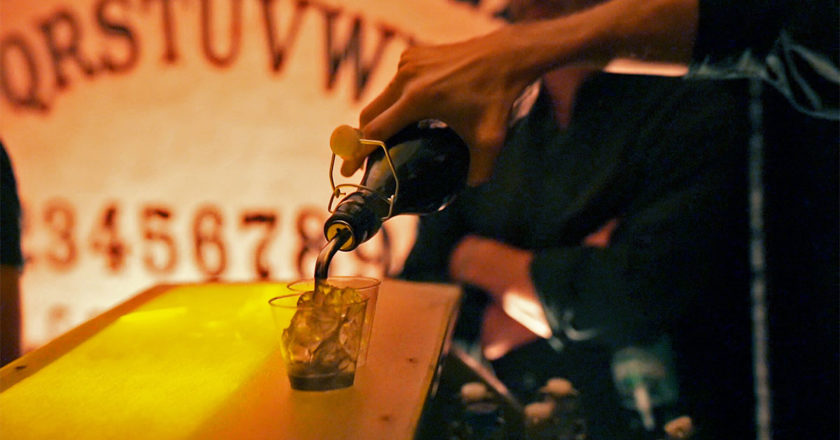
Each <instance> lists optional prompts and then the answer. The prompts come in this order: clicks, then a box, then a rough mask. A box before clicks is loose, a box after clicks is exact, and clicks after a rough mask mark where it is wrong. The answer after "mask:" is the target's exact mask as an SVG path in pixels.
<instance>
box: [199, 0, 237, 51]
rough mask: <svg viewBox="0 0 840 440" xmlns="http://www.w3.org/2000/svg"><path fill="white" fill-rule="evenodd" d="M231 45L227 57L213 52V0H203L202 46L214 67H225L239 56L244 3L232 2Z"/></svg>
mask: <svg viewBox="0 0 840 440" xmlns="http://www.w3.org/2000/svg"><path fill="white" fill-rule="evenodd" d="M230 2H231V5H230V10H231V19H230V45H229V48H228V53H227V55H218V54H216V53H214V51H213V47H212V46H213V45H212V44H211V41H210V40H211V39H212V38H211V36H212V32H211V31H212V29H213V11H212V8H211V3H212V0H201V45H202V48H203V49H204V55H205V56H206V57H207V59H209V60H210V62H211V63H213V65H215V66H218V67H225V66H228V65H230V63H232V62H233V60H235V59H236V56H237V55H239V43H240V42H241V41H242V1H241V0H230Z"/></svg>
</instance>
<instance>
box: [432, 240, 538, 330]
mask: <svg viewBox="0 0 840 440" xmlns="http://www.w3.org/2000/svg"><path fill="white" fill-rule="evenodd" d="M532 259H533V254H532V253H531V252H530V251H527V250H524V249H519V248H516V247H513V246H509V245H506V244H504V243H501V242H499V241H496V240H492V239H489V238H483V237H478V236H475V235H468V236H466V237H464V238H463V239H462V240H461V241H460V242H459V243H458V244H457V245H456V246H455V249H454V250H453V251H452V254H451V255H450V258H449V273H450V276H451V277H452V279H453V280H455V281H460V282H463V283H467V284H471V285H473V286H476V287H479V288H481V289H483V290H484V291H485V292H487V293H488V294H490V296H492V298H493V301H494V303H496V304H498V305H499V306H500V307H501V308H502V309H503V310H504V312H505V313H506V314H507V315H508V316H510V317H511V318H512V319H514V320H516V321H517V322H518V323H519V324H521V325H522V326H524V327H525V328H527V329H528V330H529V331H531V332H532V333H535V334H537V335H539V336H542V337H544V338H547V337H550V336H551V329H550V328H549V326H548V321H547V320H546V317H545V312H544V311H543V309H542V304H541V303H540V300H539V298H538V297H537V291H536V288H535V287H534V283H533V281H532V280H531V270H530V268H531V260H532Z"/></svg>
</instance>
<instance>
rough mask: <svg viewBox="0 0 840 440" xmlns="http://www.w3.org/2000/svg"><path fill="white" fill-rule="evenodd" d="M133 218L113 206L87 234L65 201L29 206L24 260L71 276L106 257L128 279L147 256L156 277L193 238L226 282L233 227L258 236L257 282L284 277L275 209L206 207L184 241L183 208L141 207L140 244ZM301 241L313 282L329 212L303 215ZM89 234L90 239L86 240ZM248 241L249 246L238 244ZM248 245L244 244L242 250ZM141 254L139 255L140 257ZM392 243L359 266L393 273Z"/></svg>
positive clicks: (195, 253)
mask: <svg viewBox="0 0 840 440" xmlns="http://www.w3.org/2000/svg"><path fill="white" fill-rule="evenodd" d="M131 214H132V213H130V212H126V209H124V208H122V204H121V203H119V202H115V201H112V202H108V203H105V204H104V206H103V207H102V209H101V210H100V212H99V213H98V214H97V215H96V216H95V218H94V220H93V222H92V224H90V225H88V226H87V228H83V227H82V225H79V224H78V223H79V222H78V218H79V215H78V209H77V208H76V207H75V206H74V205H73V204H71V203H70V202H68V201H66V200H64V199H52V200H49V201H47V202H45V203H44V204H43V206H42V207H41V208H40V209H33V208H32V207H30V206H28V205H27V204H26V203H25V202H24V203H23V235H24V240H23V241H24V257H25V261H26V264H27V265H28V266H34V265H40V264H45V265H46V266H47V267H48V268H50V269H52V270H56V271H67V270H71V269H73V268H74V267H76V265H77V264H78V262H79V259H80V254H82V253H83V252H85V251H89V252H91V253H92V254H93V255H96V256H98V257H100V258H102V260H103V262H104V268H105V270H106V271H108V272H110V273H114V274H117V273H120V272H121V271H123V270H125V269H126V266H127V264H129V259H130V257H131V256H133V255H139V256H140V260H141V261H142V266H143V267H144V268H145V270H146V271H148V272H149V273H150V274H153V275H168V274H171V273H173V272H174V271H175V270H176V268H177V267H178V265H179V264H184V256H182V255H180V254H179V246H178V243H179V240H185V241H186V242H187V243H188V245H187V248H191V251H192V252H189V253H190V254H192V258H189V257H187V260H191V262H192V263H193V264H195V268H196V269H197V270H198V271H199V272H200V273H201V274H202V275H203V276H204V277H206V278H208V279H219V278H221V277H223V276H224V275H225V273H226V271H227V270H228V269H229V267H230V262H229V261H228V260H229V258H230V255H231V252H230V246H231V241H230V240H228V239H227V237H228V235H229V231H227V230H226V228H228V227H230V225H229V222H233V226H234V227H235V228H237V233H240V234H243V235H244V234H256V235H257V238H256V240H255V242H254V244H253V245H252V247H251V249H249V250H248V254H249V257H248V258H249V259H250V260H251V261H250V262H249V263H248V266H250V267H251V268H252V270H253V275H254V277H255V278H256V279H270V278H272V276H275V275H276V273H277V264H278V262H277V261H272V259H271V256H272V255H273V253H272V252H271V250H272V249H273V248H274V245H275V244H276V241H277V237H278V235H279V234H280V229H281V222H280V219H281V212H280V210H279V209H278V210H272V209H245V210H241V211H240V212H238V213H237V214H236V215H235V218H233V219H230V218H226V216H225V215H224V214H223V211H222V209H221V208H220V207H219V206H217V205H214V204H206V205H202V206H200V207H198V208H197V209H195V210H194V212H193V213H192V215H191V217H190V219H189V220H190V221H189V224H190V226H189V232H188V233H187V234H182V236H179V235H178V234H176V233H175V232H174V220H175V218H176V215H179V213H176V211H175V209H173V208H172V207H171V206H170V205H168V204H165V203H146V204H143V205H142V206H141V207H140V208H139V212H138V213H136V215H137V217H136V218H137V231H138V232H139V235H138V237H139V241H140V242H139V243H132V241H136V240H137V238H131V237H133V235H132V234H130V233H129V230H128V229H125V227H126V223H127V222H129V220H126V217H129V216H130V215H131ZM294 215H295V220H294V224H295V230H294V235H295V238H296V242H297V243H296V244H295V245H294V246H292V248H293V251H292V255H289V256H288V257H289V258H290V260H289V261H291V262H292V264H293V267H294V270H295V271H296V272H297V274H298V276H301V277H308V276H310V275H311V273H312V269H313V267H314V266H313V264H314V262H315V259H316V258H317V255H318V252H320V250H321V248H322V247H323V246H324V244H325V240H324V237H323V232H322V228H323V224H324V220H325V219H326V213H325V212H324V211H323V210H321V209H317V208H312V207H304V208H301V209H299V210H298V211H297V212H296V213H295V214H294ZM39 228H43V231H40V232H42V233H44V234H45V235H46V236H47V238H46V241H45V244H44V245H43V246H40V248H39V249H38V250H34V249H30V248H29V247H28V246H27V235H32V234H33V233H34V231H35V229H39ZM85 233H86V234H87V235H86V241H81V239H82V238H83V237H85V235H83V234H85ZM233 242H234V243H241V240H237V241H233ZM237 245H239V246H241V244H237ZM135 249H139V252H135V251H134V250H135ZM390 255H391V252H390V242H389V239H388V232H387V230H385V229H384V228H383V229H382V231H381V232H380V233H379V237H378V238H377V239H376V240H372V241H371V243H369V244H366V245H364V246H360V247H359V249H357V250H356V251H354V259H355V263H357V264H359V265H364V266H366V267H368V268H371V267H373V268H374V270H375V271H376V272H378V273H381V274H385V273H387V272H388V266H389V264H390Z"/></svg>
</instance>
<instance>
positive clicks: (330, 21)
mask: <svg viewBox="0 0 840 440" xmlns="http://www.w3.org/2000/svg"><path fill="white" fill-rule="evenodd" d="M322 10H323V11H324V20H325V24H326V44H327V46H326V53H327V84H326V88H327V90H332V88H333V87H334V86H335V82H336V78H337V77H338V71H339V70H340V69H341V66H342V65H343V64H344V63H345V61H347V60H348V59H350V60H352V63H353V67H354V73H355V77H354V79H355V82H354V86H355V88H354V90H353V92H354V93H353V98H354V99H356V100H358V99H360V98H361V96H362V93H363V92H364V90H365V87H366V86H367V83H368V79H369V78H370V74H371V72H372V71H373V69H374V68H376V66H377V65H378V64H379V61H380V60H381V59H382V53H383V52H384V50H385V46H387V44H388V43H389V42H390V41H391V39H393V37H394V35H395V33H396V32H395V31H394V30H393V29H392V28H390V27H387V26H380V27H379V42H378V43H377V46H376V50H375V52H374V54H373V57H372V58H371V59H370V60H369V61H368V62H367V63H365V62H363V61H362V59H361V58H362V18H361V17H359V16H356V17H353V24H352V27H351V30H350V35H349V36H348V37H347V40H346V42H345V44H344V48H343V49H340V48H336V44H335V42H334V41H335V40H336V36H335V33H336V32H335V22H336V18H337V17H338V15H339V11H338V10H335V9H328V8H323V9H322Z"/></svg>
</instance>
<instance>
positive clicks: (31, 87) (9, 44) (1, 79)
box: [0, 34, 47, 110]
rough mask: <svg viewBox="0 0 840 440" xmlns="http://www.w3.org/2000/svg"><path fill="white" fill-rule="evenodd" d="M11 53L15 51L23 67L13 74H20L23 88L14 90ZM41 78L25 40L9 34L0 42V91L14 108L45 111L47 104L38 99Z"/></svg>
mask: <svg viewBox="0 0 840 440" xmlns="http://www.w3.org/2000/svg"><path fill="white" fill-rule="evenodd" d="M13 51H17V52H18V54H19V55H20V58H19V59H20V60H21V61H23V66H22V67H21V69H19V70H15V72H21V75H22V76H23V77H24V80H21V81H20V83H22V85H23V87H20V89H18V88H16V87H15V85H13V84H12V83H13V82H14V80H13V78H12V76H13V75H12V71H13V70H12V68H11V65H12V60H10V57H11V55H12V52H13ZM40 80H41V77H40V75H39V74H38V66H37V65H36V64H35V57H34V56H32V51H31V50H30V49H29V45H27V44H26V40H24V38H23V37H22V36H20V35H16V34H11V35H8V36H7V37H6V38H3V40H2V41H0V89H2V90H3V96H4V97H5V98H6V100H8V101H9V103H11V104H12V105H13V106H15V107H23V108H29V109H35V110H47V104H46V103H45V102H44V101H42V100H41V99H40V98H39V97H38V86H39V85H40V82H41V81H40Z"/></svg>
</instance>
